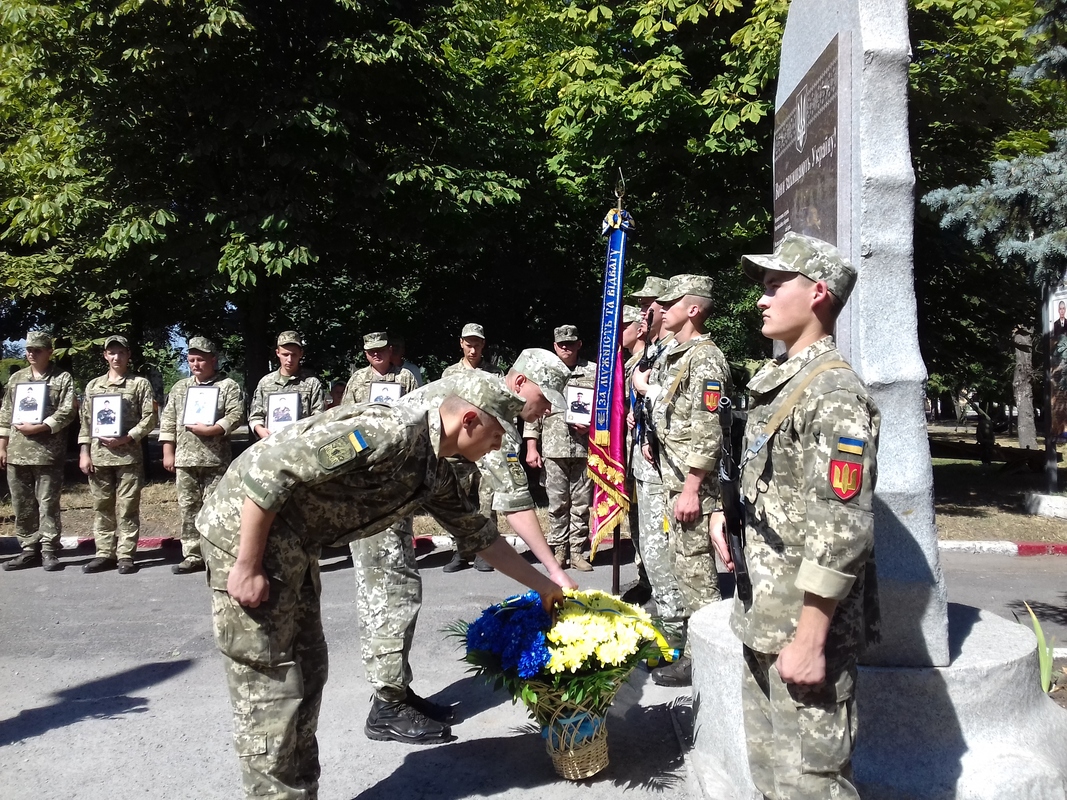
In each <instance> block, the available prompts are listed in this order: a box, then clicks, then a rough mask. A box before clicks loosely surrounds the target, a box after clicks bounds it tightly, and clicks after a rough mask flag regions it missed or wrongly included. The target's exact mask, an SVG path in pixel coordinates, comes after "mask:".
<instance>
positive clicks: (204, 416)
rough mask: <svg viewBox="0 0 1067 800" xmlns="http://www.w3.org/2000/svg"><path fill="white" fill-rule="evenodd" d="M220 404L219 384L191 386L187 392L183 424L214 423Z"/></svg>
mask: <svg viewBox="0 0 1067 800" xmlns="http://www.w3.org/2000/svg"><path fill="white" fill-rule="evenodd" d="M218 404H219V387H218V386H190V387H189V391H188V392H186V394H185V412H184V413H183V414H182V425H198V424H199V425H214V424H215V409H216V407H217V406H218Z"/></svg>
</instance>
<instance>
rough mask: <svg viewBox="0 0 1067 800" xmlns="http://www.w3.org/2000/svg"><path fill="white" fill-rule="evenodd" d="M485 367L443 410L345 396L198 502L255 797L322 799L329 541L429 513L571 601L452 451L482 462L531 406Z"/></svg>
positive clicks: (535, 584) (470, 544) (244, 458)
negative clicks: (519, 547)
mask: <svg viewBox="0 0 1067 800" xmlns="http://www.w3.org/2000/svg"><path fill="white" fill-rule="evenodd" d="M479 375H480V373H474V374H473V375H472V376H471V377H470V378H468V379H467V380H466V381H465V383H464V385H463V386H462V387H461V388H460V389H459V390H458V392H459V393H458V394H456V395H453V396H452V397H450V398H448V399H446V400H445V401H444V402H443V403H442V404H441V406H440V407H439V409H438V410H437V411H432V412H429V413H426V412H423V411H418V410H415V409H412V408H408V407H404V406H394V407H389V406H386V405H381V404H373V405H371V404H367V405H351V404H344V405H342V406H339V407H338V408H336V409H331V410H329V411H326V412H324V413H323V414H318V415H316V416H314V417H310V418H308V419H306V420H301V421H299V422H297V423H295V424H293V425H291V426H290V427H288V428H286V429H285V430H283V431H281V432H280V433H278V434H277V435H274V436H271V437H269V438H267V439H265V440H263V441H261V442H259V443H258V444H256V445H253V446H252V447H250V448H249V449H248V450H247V451H245V452H244V453H243V454H241V456H240V457H239V458H238V459H237V460H235V461H234V463H233V464H232V465H231V467H230V469H229V471H228V472H227V474H226V476H225V477H224V478H223V480H222V482H221V483H220V484H219V487H218V490H217V491H216V492H215V494H214V495H212V496H211V497H210V498H209V499H208V501H207V502H206V503H205V505H204V508H203V510H202V511H201V512H200V515H199V517H198V518H197V525H198V527H199V529H200V530H201V532H202V533H203V548H204V555H205V558H206V559H207V564H208V582H209V585H210V586H211V588H212V590H213V591H212V609H213V622H214V629H215V641H216V644H217V646H218V648H219V650H220V652H221V653H222V655H223V657H224V662H223V663H224V666H225V669H226V673H227V678H228V683H229V688H230V698H231V703H232V706H233V714H234V743H235V746H236V749H237V752H238V755H239V756H240V761H241V769H242V776H243V781H244V790H245V795H246V797H249V798H254V797H271V798H276V800H290V799H292V800H296V799H297V798H300V799H301V800H314V798H315V797H317V796H318V779H319V759H318V744H317V741H316V731H317V728H318V713H319V707H320V704H321V699H322V690H323V686H324V684H325V682H326V674H327V658H328V656H327V648H326V641H325V638H324V636H323V630H322V618H321V609H320V603H319V595H320V591H321V585H320V580H319V567H318V559H319V555H320V551H321V548H322V546H323V545H328V544H333V543H336V542H348V541H351V540H354V539H358V538H361V537H366V536H370V535H373V534H375V533H377V532H379V531H381V530H382V529H383V528H384V527H386V526H388V525H390V524H395V523H396V522H398V521H399V520H401V519H403V518H405V517H409V516H411V515H412V514H413V513H415V512H417V511H425V512H428V513H430V514H432V515H433V516H434V517H435V518H436V519H437V520H438V522H440V523H441V525H442V526H443V527H444V528H445V529H446V530H448V531H449V533H450V534H452V535H453V536H455V537H456V539H457V540H459V541H460V542H462V543H463V545H462V546H463V547H465V548H467V549H470V550H475V551H480V552H482V553H483V554H484V555H485V557H486V559H487V560H489V561H491V562H493V563H494V565H495V566H496V567H497V568H498V569H500V570H501V571H502V572H504V573H505V574H506V575H508V576H510V577H512V578H514V579H516V580H518V581H520V582H522V583H524V584H526V585H527V586H529V587H531V588H533V589H535V590H536V591H538V592H539V593H540V594H541V597H542V601H543V602H544V604H545V606H546V608H551V607H552V606H553V605H554V604H555V603H557V602H560V601H562V592H561V591H560V590H559V588H558V587H557V586H556V585H555V584H554V583H552V581H550V580H549V579H548V578H547V577H546V576H545V575H543V574H541V573H540V572H538V571H537V570H536V569H534V568H533V567H532V566H530V565H529V564H527V563H526V561H525V560H524V559H523V558H522V557H521V556H520V555H519V554H518V553H516V552H515V551H514V550H513V549H511V547H510V546H509V545H508V544H507V542H506V541H505V540H503V539H501V538H499V536H498V534H497V531H496V529H495V528H494V526H493V525H492V524H491V523H490V522H489V521H488V520H487V519H485V518H484V517H482V516H480V515H479V514H478V513H477V512H475V511H474V510H473V509H472V508H471V506H470V503H469V502H468V501H467V499H466V498H465V497H464V496H463V493H462V492H461V491H460V489H459V486H458V483H457V481H456V476H455V473H454V472H453V470H452V467H451V466H450V465H449V464H448V462H447V461H446V460H445V459H446V458H447V457H448V456H453V455H462V456H464V457H466V458H468V459H471V460H477V459H479V458H481V457H482V456H484V455H485V454H486V453H487V452H489V451H490V450H492V449H493V448H497V447H499V446H500V442H501V438H502V436H503V432H504V424H510V423H509V422H508V421H509V420H511V419H513V418H514V417H515V415H516V414H517V413H518V412H519V411H520V409H521V408H522V407H523V400H522V398H521V397H517V396H515V395H514V394H512V393H511V392H506V393H505V392H502V391H501V390H500V389H499V387H498V386H497V385H496V384H490V383H489V378H488V376H485V377H484V379H479V378H478V376H479ZM375 705H376V706H379V707H380V706H381V705H384V704H381V703H380V701H378V700H377V699H376V700H375Z"/></svg>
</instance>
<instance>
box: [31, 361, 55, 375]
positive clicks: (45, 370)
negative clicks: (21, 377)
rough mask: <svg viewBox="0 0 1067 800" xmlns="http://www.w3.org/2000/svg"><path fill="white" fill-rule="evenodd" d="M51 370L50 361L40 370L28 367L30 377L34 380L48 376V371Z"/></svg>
mask: <svg viewBox="0 0 1067 800" xmlns="http://www.w3.org/2000/svg"><path fill="white" fill-rule="evenodd" d="M51 368H52V362H51V361H49V362H48V363H47V364H45V365H44V366H43V367H42V368H41V369H37V367H34V366H31V367H30V375H32V376H33V377H34V378H43V377H44V376H45V375H47V374H48V370H50V369H51Z"/></svg>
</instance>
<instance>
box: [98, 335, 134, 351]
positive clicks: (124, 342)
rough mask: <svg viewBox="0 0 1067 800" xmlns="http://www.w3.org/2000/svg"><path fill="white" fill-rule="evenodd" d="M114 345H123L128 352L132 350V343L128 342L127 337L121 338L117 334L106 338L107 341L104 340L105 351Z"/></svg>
mask: <svg viewBox="0 0 1067 800" xmlns="http://www.w3.org/2000/svg"><path fill="white" fill-rule="evenodd" d="M113 344H118V345H122V346H123V347H125V348H126V349H127V350H129V349H130V343H129V342H128V341H127V340H126V337H125V336H119V335H118V334H117V333H113V334H111V335H110V336H107V337H105V339H104V349H105V350H107V349H108V348H109V347H111V345H113Z"/></svg>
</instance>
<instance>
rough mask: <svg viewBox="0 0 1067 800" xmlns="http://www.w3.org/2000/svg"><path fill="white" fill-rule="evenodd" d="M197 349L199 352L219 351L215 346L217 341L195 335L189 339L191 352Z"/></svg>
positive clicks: (212, 352) (211, 352)
mask: <svg viewBox="0 0 1067 800" xmlns="http://www.w3.org/2000/svg"><path fill="white" fill-rule="evenodd" d="M194 350H196V351H197V352H199V353H210V354H212V355H214V354H216V353H218V352H219V350H218V348H217V347H215V343H214V342H213V341H211V340H210V339H208V338H207V337H204V336H194V337H193V338H192V339H190V340H189V352H190V353H191V352H193V351H194Z"/></svg>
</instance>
